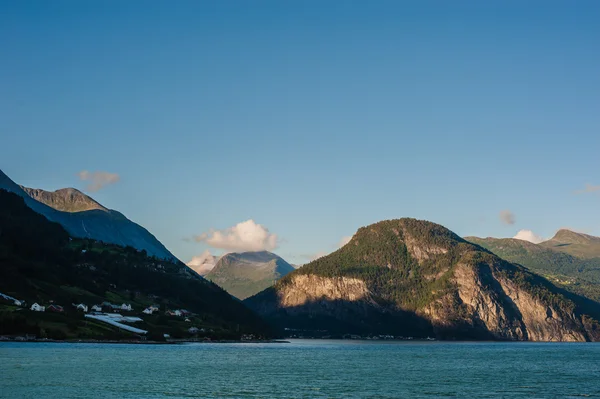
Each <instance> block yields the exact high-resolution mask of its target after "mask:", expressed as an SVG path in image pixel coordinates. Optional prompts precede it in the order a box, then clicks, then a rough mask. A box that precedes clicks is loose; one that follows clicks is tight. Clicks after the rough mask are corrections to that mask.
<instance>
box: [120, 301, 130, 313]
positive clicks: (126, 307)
mask: <svg viewBox="0 0 600 399" xmlns="http://www.w3.org/2000/svg"><path fill="white" fill-rule="evenodd" d="M121 310H127V311H128V312H131V311H132V308H131V304H128V303H127V304H126V303H124V304H122V305H121Z"/></svg>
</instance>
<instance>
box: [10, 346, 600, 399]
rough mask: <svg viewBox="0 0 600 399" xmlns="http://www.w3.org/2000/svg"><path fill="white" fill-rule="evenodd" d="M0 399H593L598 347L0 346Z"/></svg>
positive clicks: (598, 389) (598, 386)
mask: <svg viewBox="0 0 600 399" xmlns="http://www.w3.org/2000/svg"><path fill="white" fill-rule="evenodd" d="M0 376H1V377H0V378H1V380H0V398H82V397H103V398H231V399H237V398H269V399H271V398H377V399H384V398H438V397H439V398H444V397H459V398H474V397H478V398H582V397H588V398H600V345H599V344H578V343H568V344H567V343H557V344H554V343H444V342H368V341H367V342H365V341H317V340H293V341H291V343H289V344H241V343H240V344H185V345H125V344H53V343H0Z"/></svg>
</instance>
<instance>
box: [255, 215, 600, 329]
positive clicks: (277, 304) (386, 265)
mask: <svg viewBox="0 0 600 399" xmlns="http://www.w3.org/2000/svg"><path fill="white" fill-rule="evenodd" d="M303 276H305V277H303ZM309 278H310V279H312V280H311V284H312V285H313V286H314V284H318V285H320V286H322V289H320V290H318V291H316V290H314V289H313V288H312V287H311V286H307V285H303V284H304V282H305V281H307V279H309ZM315 279H317V280H315ZM362 283H364V288H363V285H362ZM245 302H246V303H247V304H248V305H249V306H250V307H252V308H253V309H255V310H256V311H258V312H259V313H261V314H263V315H264V316H265V317H267V318H268V319H269V320H270V321H271V322H273V323H274V324H276V325H278V326H279V327H283V328H290V329H294V330H300V331H304V332H303V334H305V335H306V334H307V332H306V331H307V330H310V334H312V335H330V334H334V335H336V334H342V333H356V334H362V335H368V334H394V335H405V336H406V335H412V336H421V337H425V336H428V335H436V336H437V337H439V338H460V339H521V340H528V339H530V340H597V339H598V338H600V330H598V326H597V324H596V321H595V320H598V319H600V308H599V307H598V306H597V304H595V303H593V302H591V301H588V300H586V299H585V298H581V297H578V296H576V295H573V294H570V293H568V292H566V291H564V290H561V289H560V288H557V287H555V286H554V285H553V284H551V283H550V282H548V281H547V280H546V279H544V278H542V277H540V276H538V275H535V274H533V273H531V272H529V271H528V270H527V269H525V268H523V267H521V266H519V265H515V264H511V263H509V262H507V261H505V260H502V259H500V258H498V257H497V256H495V255H494V254H493V253H491V252H489V251H487V250H485V249H483V248H481V247H479V246H477V245H474V244H472V243H469V242H467V241H465V240H464V239H462V238H460V237H459V236H457V235H456V234H454V233H453V232H451V231H450V230H448V229H446V228H444V227H443V226H440V225H437V224H434V223H430V222H426V221H420V220H415V219H398V220H387V221H382V222H379V223H376V224H373V225H370V226H367V227H363V228H360V229H359V230H358V231H357V233H356V234H355V235H354V237H353V238H352V240H351V241H350V242H349V243H348V244H347V245H345V246H344V247H343V248H341V249H339V250H337V251H335V252H333V253H332V254H330V255H328V256H325V257H322V258H319V259H317V260H315V261H313V262H311V263H309V264H307V265H304V266H303V267H302V268H300V269H298V270H296V271H295V272H292V273H290V274H288V275H287V276H286V277H284V278H283V279H281V280H280V281H279V282H277V283H276V284H275V285H274V287H272V288H268V289H266V290H265V291H263V292H261V293H259V294H257V295H255V296H253V297H251V298H248V299H247V300H246V301H245ZM548 309H552V312H553V313H552V314H555V315H556V316H555V317H553V318H551V319H549V318H548V315H547V312H549V310H548ZM559 318H560V319H562V320H563V321H561V322H557V320H559ZM540 323H541V325H540Z"/></svg>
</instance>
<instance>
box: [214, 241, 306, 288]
mask: <svg viewBox="0 0 600 399" xmlns="http://www.w3.org/2000/svg"><path fill="white" fill-rule="evenodd" d="M294 270H295V269H294V267H293V266H292V265H290V264H289V263H288V262H286V261H285V260H283V259H282V258H281V257H280V256H278V255H275V254H274V253H271V252H268V251H258V252H242V253H228V254H226V255H223V256H222V257H221V258H219V260H218V262H217V263H216V265H215V267H214V268H213V269H212V270H211V271H210V272H208V273H207V274H206V275H205V277H206V278H207V279H208V280H210V281H212V282H214V283H215V284H217V285H218V286H220V287H221V288H223V289H224V290H225V291H227V292H229V293H230V294H231V295H233V296H235V297H236V298H239V299H245V298H247V297H249V296H252V295H254V294H256V293H257V292H260V291H262V290H264V289H265V288H267V287H270V286H271V285H273V284H274V283H275V282H276V281H277V280H279V279H280V278H282V277H284V276H285V275H287V274H288V273H290V272H292V271H294Z"/></svg>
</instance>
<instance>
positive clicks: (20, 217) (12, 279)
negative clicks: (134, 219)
mask: <svg viewBox="0 0 600 399" xmlns="http://www.w3.org/2000/svg"><path fill="white" fill-rule="evenodd" d="M0 292H2V293H4V294H6V295H10V296H12V297H15V298H17V299H25V300H26V301H27V302H28V305H29V306H30V305H31V304H33V303H34V302H38V303H40V304H44V305H46V306H48V304H49V303H50V301H54V303H56V304H59V305H62V306H63V307H64V308H65V311H66V312H65V313H64V314H51V313H37V312H32V311H29V310H28V308H27V309H24V308H19V307H15V306H12V305H10V304H9V303H8V302H6V301H3V300H1V299H0V303H2V304H4V305H3V306H2V308H0V326H1V327H0V334H17V333H32V334H35V335H37V336H39V337H42V336H47V337H50V338H65V337H66V338H99V339H115V338H123V337H125V336H128V337H131V336H132V334H129V333H125V332H119V331H117V330H116V329H114V328H113V327H109V326H107V325H105V324H100V323H98V322H92V321H88V320H87V319H84V318H83V314H81V313H79V312H77V311H75V310H74V308H73V307H72V306H71V304H72V303H76V304H77V303H85V304H87V305H88V306H90V307H91V305H93V304H99V303H101V302H103V301H110V302H113V303H116V304H121V303H130V304H132V306H133V307H134V309H135V312H132V313H131V315H136V316H140V315H141V311H142V310H143V309H144V308H145V307H146V306H148V305H150V304H158V305H160V308H161V312H160V314H159V315H152V316H146V315H143V316H141V317H142V318H143V319H144V323H137V324H135V325H134V326H135V327H138V328H141V329H147V330H149V336H150V337H151V338H152V337H162V334H163V333H169V334H171V335H172V336H174V337H178V336H181V337H185V336H189V334H188V335H186V331H187V329H188V328H190V327H191V326H195V327H198V328H204V329H205V330H206V334H204V335H207V336H210V337H212V338H222V339H236V338H239V337H240V336H241V334H254V335H256V336H263V337H266V336H269V335H270V334H271V330H270V329H269V328H268V326H266V324H265V323H264V322H263V321H262V320H261V319H260V318H259V317H258V316H256V315H255V314H254V313H253V312H251V311H250V310H249V309H247V308H246V307H245V306H243V305H242V304H241V303H240V302H238V301H237V300H235V299H233V298H231V296H230V295H229V294H227V293H226V292H225V291H223V290H222V289H221V288H219V287H218V286H216V285H215V284H213V283H211V282H209V281H206V280H204V279H203V278H202V277H200V276H198V275H197V274H196V273H194V272H193V271H191V270H190V269H189V268H187V266H185V265H183V264H182V263H179V262H170V261H166V260H162V259H158V258H156V257H149V256H147V254H146V253H145V251H139V250H136V249H134V248H132V247H120V246H117V245H114V244H104V243H101V242H97V241H94V240H84V239H75V238H71V237H70V236H69V234H68V233H67V232H66V231H65V229H64V228H63V227H62V226H60V225H59V224H57V223H53V222H50V221H48V220H47V219H46V218H45V217H44V216H42V215H40V214H38V213H36V212H34V211H33V210H31V209H30V208H29V207H27V206H26V204H25V202H24V200H23V198H22V197H19V196H17V195H15V194H13V193H9V192H7V191H4V190H0ZM167 309H186V310H189V311H190V312H193V313H194V314H195V315H194V316H192V317H190V319H191V320H190V322H185V321H184V320H183V318H176V317H167V316H166V315H164V311H165V310H167Z"/></svg>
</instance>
